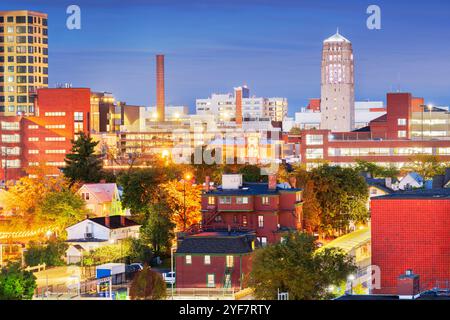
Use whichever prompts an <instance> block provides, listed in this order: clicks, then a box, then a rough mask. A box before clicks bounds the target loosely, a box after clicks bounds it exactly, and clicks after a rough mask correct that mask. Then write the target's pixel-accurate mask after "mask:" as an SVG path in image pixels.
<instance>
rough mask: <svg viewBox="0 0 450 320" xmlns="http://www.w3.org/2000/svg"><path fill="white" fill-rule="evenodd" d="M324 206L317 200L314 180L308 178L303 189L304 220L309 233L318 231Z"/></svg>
mask: <svg viewBox="0 0 450 320" xmlns="http://www.w3.org/2000/svg"><path fill="white" fill-rule="evenodd" d="M321 215H322V208H321V207H320V203H319V201H318V200H317V192H316V191H315V188H314V181H313V180H308V181H307V182H306V186H305V189H304V191H303V217H304V219H303V221H304V229H305V230H306V231H307V232H308V233H313V232H316V231H318V229H319V227H320V218H321Z"/></svg>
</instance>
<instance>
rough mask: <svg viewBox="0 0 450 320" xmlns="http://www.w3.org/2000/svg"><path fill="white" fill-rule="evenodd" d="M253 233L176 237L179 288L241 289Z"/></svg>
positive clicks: (253, 240)
mask: <svg viewBox="0 0 450 320" xmlns="http://www.w3.org/2000/svg"><path fill="white" fill-rule="evenodd" d="M254 246H255V235H254V234H253V233H245V232H230V233H228V232H204V233H200V234H197V235H193V236H190V237H187V238H185V239H183V238H182V237H180V238H178V248H177V253H176V260H175V264H176V272H177V273H176V275H177V276H176V284H177V287H178V288H227V289H229V288H233V289H242V288H243V286H244V277H245V275H246V274H248V272H249V271H250V270H249V268H250V260H251V253H252V251H253V249H254Z"/></svg>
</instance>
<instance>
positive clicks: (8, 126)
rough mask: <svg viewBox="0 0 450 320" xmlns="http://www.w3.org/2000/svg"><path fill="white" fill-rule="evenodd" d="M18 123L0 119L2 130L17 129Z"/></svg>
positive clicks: (18, 127)
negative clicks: (0, 120)
mask: <svg viewBox="0 0 450 320" xmlns="http://www.w3.org/2000/svg"><path fill="white" fill-rule="evenodd" d="M19 129H20V123H19V122H5V121H2V130H19Z"/></svg>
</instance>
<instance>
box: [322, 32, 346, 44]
mask: <svg viewBox="0 0 450 320" xmlns="http://www.w3.org/2000/svg"><path fill="white" fill-rule="evenodd" d="M327 42H347V43H350V40H348V39H347V38H345V37H344V36H342V35H341V34H339V30H337V31H336V34H334V35H332V36H331V37H329V38H328V39H326V40H325V41H324V43H327Z"/></svg>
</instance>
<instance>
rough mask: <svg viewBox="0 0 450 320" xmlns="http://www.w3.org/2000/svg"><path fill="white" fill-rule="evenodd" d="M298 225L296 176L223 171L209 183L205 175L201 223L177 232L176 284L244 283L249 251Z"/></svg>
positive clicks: (299, 199) (299, 201)
mask: <svg viewBox="0 0 450 320" xmlns="http://www.w3.org/2000/svg"><path fill="white" fill-rule="evenodd" d="M291 185H292V186H294V187H291ZM301 228H302V190H301V189H297V188H295V180H291V184H290V185H289V184H287V183H286V184H277V179H276V176H269V182H268V183H245V182H243V178H242V175H223V177H222V185H221V186H219V187H218V188H217V189H210V187H209V178H207V181H206V183H205V190H204V192H203V194H202V223H201V225H199V226H193V227H191V229H190V230H188V232H185V233H182V234H179V235H178V248H177V252H176V253H175V260H176V272H177V276H176V277H177V287H178V288H208V287H212V286H213V284H214V286H215V288H220V287H232V288H242V287H243V286H244V285H245V284H244V283H243V279H244V277H245V274H247V273H248V272H249V271H250V268H251V253H252V251H253V250H254V249H255V248H257V247H261V246H265V245H267V244H271V243H276V242H279V241H281V239H282V237H283V235H285V234H286V233H287V232H289V231H294V230H299V229H301ZM237 265H239V267H238V268H237V267H236V266H237ZM230 266H233V268H232V269H230ZM213 271H214V272H213ZM230 272H231V273H230ZM227 280H229V281H227Z"/></svg>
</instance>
